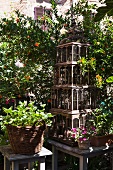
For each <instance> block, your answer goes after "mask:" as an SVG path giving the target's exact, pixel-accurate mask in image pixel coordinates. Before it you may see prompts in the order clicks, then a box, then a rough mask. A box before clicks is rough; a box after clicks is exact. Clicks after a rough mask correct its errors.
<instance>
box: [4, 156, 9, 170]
mask: <svg viewBox="0 0 113 170" xmlns="http://www.w3.org/2000/svg"><path fill="white" fill-rule="evenodd" d="M4 170H10V162H9V161H8V159H7V158H6V157H5V156H4Z"/></svg>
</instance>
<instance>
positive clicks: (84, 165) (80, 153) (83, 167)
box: [48, 139, 113, 170]
mask: <svg viewBox="0 0 113 170" xmlns="http://www.w3.org/2000/svg"><path fill="white" fill-rule="evenodd" d="M48 143H49V144H51V145H52V152H53V155H52V170H58V165H57V164H58V150H59V151H61V152H63V153H67V154H69V155H72V156H75V157H77V158H79V170H87V169H88V158H91V157H94V156H98V155H101V154H103V155H104V154H106V153H113V144H112V145H110V146H107V145H106V146H101V147H90V148H89V149H88V150H81V149H79V148H78V147H77V146H76V147H72V146H68V145H65V144H63V143H59V142H57V141H54V140H50V139H49V140H48ZM111 170H113V159H112V169H111Z"/></svg>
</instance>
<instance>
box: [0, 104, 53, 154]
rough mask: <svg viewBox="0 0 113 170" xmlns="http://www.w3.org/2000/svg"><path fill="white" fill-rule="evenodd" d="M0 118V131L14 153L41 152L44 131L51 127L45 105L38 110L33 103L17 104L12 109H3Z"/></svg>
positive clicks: (50, 115)
mask: <svg viewBox="0 0 113 170" xmlns="http://www.w3.org/2000/svg"><path fill="white" fill-rule="evenodd" d="M3 111H4V114H5V115H2V116H0V120H1V121H0V125H1V129H2V130H3V131H4V133H5V134H4V135H2V136H1V138H2V137H3V136H5V139H6V136H7V134H8V139H9V142H10V145H11V147H12V149H13V151H14V153H20V154H33V153H37V152H39V151H40V150H41V148H42V146H43V142H44V130H45V129H46V126H50V125H51V123H52V122H51V118H52V114H51V113H45V104H43V105H40V108H38V107H37V106H35V104H34V102H29V103H28V104H26V102H19V105H18V106H17V107H16V109H14V108H13V107H12V106H11V107H10V108H3Z"/></svg>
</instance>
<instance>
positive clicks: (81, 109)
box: [50, 36, 98, 145]
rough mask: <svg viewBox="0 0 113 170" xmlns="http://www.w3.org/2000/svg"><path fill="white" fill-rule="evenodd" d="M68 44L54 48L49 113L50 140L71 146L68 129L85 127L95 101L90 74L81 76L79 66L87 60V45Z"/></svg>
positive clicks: (95, 95)
mask: <svg viewBox="0 0 113 170" xmlns="http://www.w3.org/2000/svg"><path fill="white" fill-rule="evenodd" d="M78 37H79V36H78ZM78 37H77V39H78ZM66 40H68V39H66ZM71 40H72V41H71V42H64V43H63V44H60V45H58V46H57V56H56V64H55V67H54V85H53V87H52V90H51V100H52V101H51V110H50V111H51V113H53V114H54V118H53V126H52V127H51V129H50V137H51V138H53V139H55V140H58V141H60V142H64V143H67V144H71V145H73V142H72V140H71V138H70V136H69V131H70V129H71V128H74V127H79V126H80V125H84V124H85V118H86V115H87V114H88V113H89V112H91V111H92V110H93V109H95V108H96V106H97V100H98V98H97V88H96V87H94V85H93V77H92V75H91V74H90V71H87V72H86V73H85V74H84V75H83V74H82V69H81V66H80V63H79V61H80V60H81V58H82V57H85V58H87V55H88V49H89V47H90V44H88V43H83V42H82V43H79V42H77V41H73V39H71Z"/></svg>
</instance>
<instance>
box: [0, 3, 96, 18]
mask: <svg viewBox="0 0 113 170" xmlns="http://www.w3.org/2000/svg"><path fill="white" fill-rule="evenodd" d="M70 1H71V0H59V1H58V2H61V4H59V7H60V8H59V10H60V11H61V12H65V8H66V9H67V6H68V5H70ZM73 1H74V2H75V1H78V0H73ZM42 2H44V3H46V4H47V5H48V6H49V0H44V1H43V0H0V17H3V16H4V13H6V14H7V15H10V13H11V12H12V11H14V10H15V9H19V10H20V12H21V13H24V14H26V15H28V16H31V17H32V18H34V8H35V7H37V6H39V5H40V4H42ZM89 2H91V3H94V2H98V0H89ZM47 5H46V8H48V7H47ZM65 6H66V7H65Z"/></svg>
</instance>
